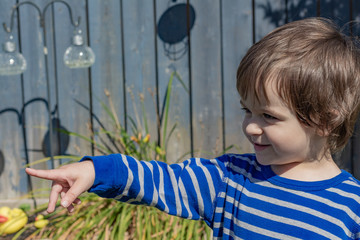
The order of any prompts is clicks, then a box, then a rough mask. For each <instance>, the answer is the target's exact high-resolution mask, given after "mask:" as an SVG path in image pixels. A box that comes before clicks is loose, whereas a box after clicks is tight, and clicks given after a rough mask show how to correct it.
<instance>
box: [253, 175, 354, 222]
mask: <svg viewBox="0 0 360 240" xmlns="http://www.w3.org/2000/svg"><path fill="white" fill-rule="evenodd" d="M257 184H259V185H261V186H265V187H269V188H274V189H280V190H282V191H285V192H290V193H292V194H295V195H298V196H300V197H304V198H308V199H311V200H313V201H317V202H320V203H324V204H327V205H328V206H331V207H333V208H336V209H339V210H342V211H344V212H345V213H347V215H349V217H350V218H351V219H355V218H356V217H357V215H356V214H355V213H354V212H353V211H352V210H351V209H350V208H349V207H348V206H345V205H342V204H338V203H335V202H333V201H331V200H329V199H327V198H323V197H320V196H317V195H314V194H311V193H307V192H303V191H296V190H292V189H287V188H283V187H279V186H276V185H273V184H271V183H269V182H265V181H263V182H259V183H257ZM357 223H358V224H359V220H358V221H357Z"/></svg>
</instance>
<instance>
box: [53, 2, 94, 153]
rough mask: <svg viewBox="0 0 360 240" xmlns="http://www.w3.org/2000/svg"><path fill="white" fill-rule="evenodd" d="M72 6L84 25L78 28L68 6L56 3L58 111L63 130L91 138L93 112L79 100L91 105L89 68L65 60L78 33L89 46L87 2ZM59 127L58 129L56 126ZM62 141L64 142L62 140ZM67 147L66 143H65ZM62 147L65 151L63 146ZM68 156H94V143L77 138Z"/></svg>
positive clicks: (74, 13) (69, 149)
mask: <svg viewBox="0 0 360 240" xmlns="http://www.w3.org/2000/svg"><path fill="white" fill-rule="evenodd" d="M69 5H70V6H71V8H72V9H73V11H72V12H73V15H74V18H75V19H76V20H77V18H78V16H80V17H81V22H80V26H79V27H78V28H77V29H75V28H74V26H73V25H71V22H70V16H69V12H68V9H67V8H66V7H65V5H64V4H60V3H59V4H55V5H54V8H55V9H54V10H55V30H56V31H55V37H56V38H55V43H56V66H57V69H56V74H57V81H58V82H57V94H58V103H57V104H58V108H59V118H60V121H61V122H60V124H61V127H64V128H65V129H67V130H69V131H72V132H76V133H79V134H81V135H83V136H86V137H89V136H90V134H91V133H90V130H89V123H90V113H89V111H88V110H87V109H85V108H83V107H82V106H80V105H79V104H77V103H76V101H78V102H81V103H84V104H85V105H87V104H88V103H89V102H90V97H89V91H90V87H89V70H88V68H77V69H70V68H68V67H67V66H66V65H65V64H64V61H63V56H64V53H65V51H66V49H67V48H68V47H69V46H70V45H71V43H72V42H71V41H72V37H73V35H74V32H75V31H76V30H81V32H82V35H83V38H84V41H85V43H84V44H87V19H86V10H87V9H86V1H85V0H81V1H72V2H69ZM54 127H55V128H56V127H57V126H54ZM60 142H62V141H61V140H60ZM62 144H66V143H64V142H63V143H62ZM62 148H65V147H64V146H62ZM63 151H65V152H64V154H76V155H85V154H91V144H90V143H88V142H86V141H84V140H82V139H80V138H76V137H72V138H71V139H70V144H69V145H68V148H67V149H66V150H63Z"/></svg>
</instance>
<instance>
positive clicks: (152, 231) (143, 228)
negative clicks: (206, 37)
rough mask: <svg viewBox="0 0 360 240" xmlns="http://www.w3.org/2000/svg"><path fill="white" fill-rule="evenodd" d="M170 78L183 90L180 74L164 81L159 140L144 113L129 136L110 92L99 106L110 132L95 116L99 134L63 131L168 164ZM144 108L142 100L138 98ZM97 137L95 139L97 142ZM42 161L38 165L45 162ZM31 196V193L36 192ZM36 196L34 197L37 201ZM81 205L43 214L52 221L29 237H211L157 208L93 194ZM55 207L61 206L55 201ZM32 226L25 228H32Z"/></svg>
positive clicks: (104, 149) (200, 225) (106, 149)
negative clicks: (69, 209) (140, 121)
mask: <svg viewBox="0 0 360 240" xmlns="http://www.w3.org/2000/svg"><path fill="white" fill-rule="evenodd" d="M174 77H176V79H177V80H179V81H180V83H181V84H182V85H183V86H184V83H183V82H182V80H181V78H180V76H179V75H178V73H176V72H173V73H172V74H171V77H170V80H169V82H168V86H167V91H166V95H165V99H164V108H163V110H162V112H161V113H158V114H157V115H158V128H159V133H160V132H161V134H159V135H160V136H158V137H159V138H160V139H157V140H156V139H152V138H151V137H150V135H149V132H148V126H147V119H146V114H145V111H144V107H142V109H143V113H142V116H143V122H144V127H143V128H140V127H138V125H137V124H136V123H135V121H134V120H133V119H131V118H129V120H130V122H131V134H130V133H129V132H130V131H127V130H126V129H125V128H124V127H123V126H122V125H121V124H120V122H119V120H118V116H117V114H116V112H115V108H114V105H113V103H112V101H111V97H110V94H109V92H108V91H105V94H106V95H107V96H108V104H105V103H103V102H101V105H102V108H103V109H104V110H105V112H106V113H107V114H108V117H109V118H110V119H111V121H112V125H113V129H112V130H107V129H106V128H105V127H104V125H103V124H102V123H101V122H100V121H99V119H98V118H97V117H96V116H95V115H94V116H93V119H94V120H95V121H97V122H98V123H99V125H100V126H102V129H101V130H100V131H98V132H92V136H91V137H90V138H89V137H86V136H82V135H80V134H78V133H74V132H67V134H69V135H71V136H76V137H79V138H81V139H83V140H85V141H87V142H89V143H91V144H92V145H93V146H94V148H95V149H96V150H97V151H98V152H99V153H101V154H110V153H114V152H121V153H124V154H127V155H131V156H134V157H136V158H137V159H142V160H151V159H157V160H161V161H165V162H166V146H167V142H168V139H169V138H170V137H171V134H172V132H173V131H174V129H175V127H176V125H174V126H172V127H171V128H170V131H169V132H167V130H168V126H167V125H168V115H169V106H170V99H171V87H172V84H173V80H174ZM141 102H142V104H143V99H142V101H141ZM95 139H96V140H95ZM63 158H73V159H74V160H75V161H77V160H79V157H78V156H55V157H54V159H63ZM48 160H49V158H45V159H42V160H39V161H37V162H36V163H39V162H43V161H48ZM34 194H35V193H34ZM38 196H39V195H36V196H35V197H38ZM81 201H82V203H81V204H80V205H79V206H76V208H75V209H76V210H75V212H74V213H72V214H67V210H66V209H64V208H61V207H60V208H57V209H56V211H55V212H54V213H52V214H48V215H46V216H45V218H46V219H49V220H50V223H49V224H48V225H47V226H46V227H45V228H43V229H37V230H36V231H34V232H33V233H32V235H31V236H29V237H28V239H39V238H41V239H45V238H46V239H174V240H175V239H181V240H183V239H210V237H211V230H210V228H209V227H207V226H206V224H205V223H204V222H200V221H194V220H188V219H181V218H179V217H176V216H170V215H167V214H166V213H163V212H161V211H159V210H158V209H156V208H151V207H146V206H136V205H130V204H125V203H121V202H118V201H116V200H113V199H103V198H101V197H98V196H96V195H94V194H89V193H86V194H83V196H81ZM58 204H59V203H58ZM45 209H46V205H44V206H41V207H38V208H37V209H36V210H35V212H43V211H45ZM32 226H33V223H30V224H28V225H27V226H26V227H27V228H30V227H32ZM23 231H25V230H23Z"/></svg>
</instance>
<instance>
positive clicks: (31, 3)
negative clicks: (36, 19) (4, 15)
mask: <svg viewBox="0 0 360 240" xmlns="http://www.w3.org/2000/svg"><path fill="white" fill-rule="evenodd" d="M55 2H60V3H63V4H65V6H66V7H67V8H68V10H69V15H70V20H71V24H72V25H73V26H74V27H78V26H79V25H80V20H81V17H80V16H79V17H78V20H77V22H75V21H74V17H73V15H72V9H71V7H70V5H69V4H68V3H67V2H65V1H63V0H53V1H51V2H49V3H48V4H46V5H45V7H44V10H43V12H41V10H40V8H39V6H38V5H36V4H35V3H33V2H30V1H25V2H21V3H18V4H16V5H14V6H13V8H12V11H11V19H10V28H9V27H7V26H6V23H5V22H4V23H3V27H4V29H5V31H6V32H8V33H11V32H12V30H13V27H14V14H15V10H17V9H18V8H19V7H20V6H21V5H24V4H29V5H31V6H33V7H35V8H36V9H37V11H38V12H39V16H40V25H41V27H43V28H44V27H45V25H44V16H45V12H46V10H47V8H48V7H49V6H50V5H51V4H53V3H55Z"/></svg>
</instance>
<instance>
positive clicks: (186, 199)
mask: <svg viewBox="0 0 360 240" xmlns="http://www.w3.org/2000/svg"><path fill="white" fill-rule="evenodd" d="M179 189H180V194H181V199H182V200H183V202H184V206H185V208H186V210H187V211H188V213H189V216H188V217H187V218H189V219H192V218H193V215H192V212H191V211H190V207H189V197H188V195H187V193H186V190H185V186H184V183H183V181H182V180H181V178H180V179H179Z"/></svg>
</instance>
